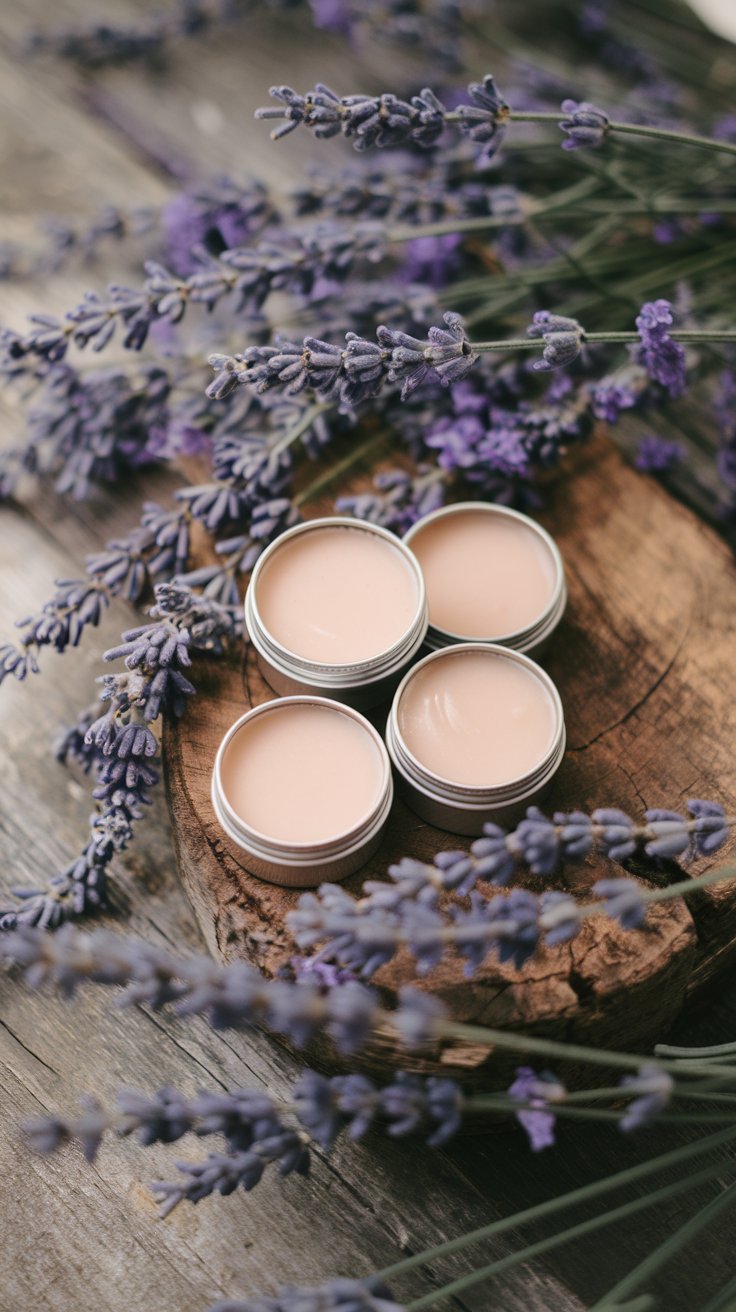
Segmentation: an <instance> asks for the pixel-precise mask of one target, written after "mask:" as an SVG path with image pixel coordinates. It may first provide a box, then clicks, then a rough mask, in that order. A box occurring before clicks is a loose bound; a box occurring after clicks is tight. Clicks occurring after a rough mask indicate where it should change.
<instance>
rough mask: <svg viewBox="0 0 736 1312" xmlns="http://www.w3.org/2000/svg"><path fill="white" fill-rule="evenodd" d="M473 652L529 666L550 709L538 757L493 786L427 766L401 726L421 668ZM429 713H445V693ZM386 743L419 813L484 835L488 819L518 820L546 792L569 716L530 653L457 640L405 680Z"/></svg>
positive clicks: (457, 830)
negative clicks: (404, 707) (462, 779)
mask: <svg viewBox="0 0 736 1312" xmlns="http://www.w3.org/2000/svg"><path fill="white" fill-rule="evenodd" d="M469 652H482V653H485V654H487V655H493V656H495V657H496V658H497V659H498V660H502V661H505V662H512V663H513V664H514V665H516V666H517V667H521V668H522V669H523V670H524V671H527V672H528V673H529V674H530V675H532V676H533V677H534V678H535V679H537V680H538V681H539V684H540V685H541V690H542V691H543V693H544V702H545V714H547V713H548V715H549V722H550V727H549V732H548V734H547V738H548V741H545V743H544V746H543V747H542V748H541V749H540V751H539V753H538V759H537V760H535V761H534V763H533V764H532V765H531V766H529V767H528V768H527V769H525V770H524V771H523V772H522V773H521V774H517V775H516V777H514V778H509V779H504V780H502V781H499V782H495V783H491V784H488V785H485V784H483V785H480V784H473V783H467V782H460V781H458V780H453V779H450V778H446V777H444V776H443V775H442V774H441V773H440V772H439V771H438V770H436V769H432V768H428V767H427V765H425V764H422V762H421V761H420V760H419V759H418V757H417V755H416V754H415V752H412V750H410V748H409V746H408V745H407V742H406V739H405V736H404V733H403V732H402V727H401V720H402V699H404V698H407V690H408V689H410V687H411V683H412V680H416V679H417V678H421V677H422V671H424V670H426V669H427V667H428V666H430V665H431V664H433V663H434V664H436V665H437V666H438V670H439V667H440V666H441V665H442V664H443V663H444V664H445V667H446V663H447V662H451V661H462V660H463V657H464V654H465V653H469ZM445 672H446V668H445ZM417 686H419V685H417ZM441 687H442V682H441V680H440V683H439V688H440V689H441ZM426 713H427V714H428V715H430V716H432V715H436V716H438V717H440V716H442V715H443V714H444V712H443V706H442V697H441V693H437V694H436V695H435V696H434V697H432V698H430V699H429V702H428V706H427V711H426ZM457 745H458V740H457V739H455V740H454V746H455V750H457ZM386 746H387V747H388V752H389V756H390V757H391V760H392V761H393V764H394V767H395V769H396V771H397V774H398V776H399V782H400V784H401V786H402V792H403V795H404V797H405V800H406V802H407V804H408V805H409V806H410V807H411V809H412V810H413V811H415V812H416V814H417V815H419V816H421V818H422V819H423V820H426V821H427V822H428V823H429V824H432V825H437V826H438V827H439V828H441V829H448V830H450V832H451V833H456V834H473V835H479V834H480V833H482V830H483V825H484V824H486V823H490V822H492V823H497V824H502V825H508V824H513V823H515V821H516V820H517V819H518V818H519V817H520V815H521V814H522V813H523V811H524V810H525V808H526V807H527V806H531V805H533V804H534V803H536V802H538V801H540V800H541V798H542V797H543V795H544V793H545V790H546V789H547V787H548V785H549V784H550V782H551V780H552V778H553V776H554V774H555V772H556V771H557V769H558V767H559V765H560V763H561V761H562V758H563V755H564V752H565V721H564V716H563V710H562V703H561V701H560V695H559V693H558V691H557V688H556V687H555V685H554V683H553V682H552V680H551V679H550V677H549V675H548V674H547V673H546V672H545V671H544V670H542V669H541V668H540V667H539V666H538V665H537V664H535V662H534V661H532V660H530V659H529V657H528V656H524V655H522V653H520V652H516V651H512V650H511V649H510V648H508V647H502V646H500V645H498V644H492V643H479V642H475V643H471V642H468V643H458V644H456V645H454V646H452V647H448V648H443V649H442V650H439V651H435V652H432V653H431V654H430V655H429V656H425V657H424V659H423V660H421V661H418V662H417V664H416V665H414V666H413V668H412V669H411V670H410V671H409V673H408V674H407V675H405V677H404V678H403V679H402V681H401V683H400V684H399V687H398V688H397V690H396V694H395V696H394V700H393V704H392V706H391V711H390V714H389V718H388V724H387V726H386ZM460 747H461V748H462V741H460ZM471 747H472V741H471V739H469V740H468V749H470V748H471Z"/></svg>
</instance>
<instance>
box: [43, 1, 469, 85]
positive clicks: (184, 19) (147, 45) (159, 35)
mask: <svg viewBox="0 0 736 1312" xmlns="http://www.w3.org/2000/svg"><path fill="white" fill-rule="evenodd" d="M298 7H303V8H305V9H306V11H307V13H308V14H309V15H310V17H311V20H312V22H313V24H314V26H315V27H316V28H318V29H320V30H323V31H327V32H332V33H334V34H336V35H337V36H341V37H346V38H347V39H348V40H349V41H350V42H351V43H352V44H358V45H362V44H363V43H364V42H365V41H367V40H380V41H384V42H391V43H393V44H396V45H398V46H400V47H407V48H410V49H411V50H412V52H413V53H416V51H417V50H419V51H421V52H422V53H424V54H425V55H426V57H427V58H428V59H432V61H433V62H434V63H436V62H439V63H441V64H442V65H443V66H444V67H445V68H447V69H448V70H449V71H456V70H457V69H458V68H459V67H461V54H460V42H461V38H462V33H463V20H464V19H466V18H468V17H470V16H472V14H473V12H474V11H479V9H480V6H479V4H478V0H463V2H462V3H460V2H459V0H429V3H427V0H424V3H422V4H421V5H419V4H416V3H415V2H414V0H390V3H389V4H388V5H385V4H384V5H383V6H382V7H381V10H380V11H377V10H376V9H375V6H374V5H372V4H370V3H366V0H309V3H308V4H307V5H303V6H299V0H266V4H265V5H263V6H257V5H255V4H254V3H253V0H176V3H175V4H174V5H173V6H172V7H171V9H170V11H169V12H167V13H161V14H153V15H151V16H150V17H148V18H146V19H145V20H144V21H143V22H142V23H141V24H140V25H139V26H135V27H134V26H132V25H131V24H128V25H127V26H125V27H118V26H115V25H113V24H112V23H93V24H91V25H90V26H85V27H82V26H80V27H69V28H66V29H61V30H58V31H56V30H44V31H35V32H33V33H32V35H31V37H30V38H29V40H28V47H29V50H30V52H31V53H32V54H46V55H48V54H51V55H54V56H55V57H56V58H59V59H65V60H68V61H69V62H70V63H73V64H76V65H77V67H79V68H80V69H81V70H82V71H84V72H87V73H95V72H98V71H99V70H101V69H104V68H110V67H119V66H122V65H127V64H134V63H137V64H143V65H144V66H145V65H148V66H150V67H152V68H153V69H154V70H160V68H161V66H162V65H163V64H165V62H166V61H167V59H168V57H169V56H170V54H171V51H172V49H173V48H174V47H175V46H176V45H177V44H178V43H179V42H180V41H191V40H195V39H200V38H202V37H204V36H206V35H207V34H209V33H210V32H211V31H212V30H213V29H214V30H216V29H217V28H218V27H220V26H228V27H231V26H233V25H235V24H239V23H242V22H244V21H245V20H246V19H248V20H249V21H250V22H252V20H253V16H254V13H255V11H256V10H257V9H259V8H265V9H266V10H267V11H272V12H273V13H275V14H280V13H289V14H291V13H292V12H293V11H294V10H295V9H296V8H298Z"/></svg>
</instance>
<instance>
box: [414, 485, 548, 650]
mask: <svg viewBox="0 0 736 1312" xmlns="http://www.w3.org/2000/svg"><path fill="white" fill-rule="evenodd" d="M468 510H472V511H483V512H484V513H486V514H488V515H495V516H497V517H498V516H503V517H504V518H506V519H515V520H519V521H520V522H521V523H522V524H524V525H525V526H526V527H527V528H530V529H532V530H533V531H534V532H535V533H536V534H537V536H538V537H540V538H541V539H542V541H543V542H544V544H545V546H546V547H547V549H548V551H549V553H550V555H551V557H552V561H553V564H554V567H555V585H554V589H553V592H552V597H551V598H550V602H549V605H548V606H546V607H545V609H544V610H543V611H542V612H541V614H539V615H538V616H536V618H535V619H534V620H533V621H532V623H531V624H528V625H526V627H525V628H523V629H517V630H516V631H515V632H514V633H487V634H485V635H484V636H483V638H477V637H471V636H470V635H468V634H460V633H449V632H448V631H447V630H446V629H440V628H438V627H437V626H436V625H434V624H432V623H430V624H429V626H428V628H427V637H426V639H425V646H426V647H428V648H429V649H430V651H439V650H440V649H441V648H442V647H450V646H453V645H454V644H455V643H459V642H491V643H497V644H499V645H500V646H502V647H511V648H512V649H513V650H514V651H520V652H525V653H527V654H528V655H530V654H531V653H532V652H534V653H535V654H536V655H537V656H538V655H539V654H540V653H541V651H542V650H543V648H544V647H545V646H546V643H547V641H548V639H549V638H550V636H551V634H552V633H553V632H554V630H555V629H556V628H557V625H558V624H559V622H560V620H561V619H562V616H563V614H564V612H565V606H566V605H567V587H566V585H565V567H564V565H563V563H562V556H561V555H560V551H559V547H558V546H557V543H556V542H555V541H554V538H552V537H551V536H550V534H549V533H548V532H547V531H546V529H543V528H542V526H541V524H537V522H536V520H533V519H530V518H529V516H528V515H522V514H521V513H520V511H518V510H510V509H509V508H508V506H497V505H494V504H492V503H490V502H487V501H458V502H456V503H455V504H454V505H451V506H442V507H441V509H439V510H433V511H432V512H431V513H430V514H429V515H425V516H424V518H423V519H419V520H417V522H416V523H415V524H413V525H412V527H411V528H410V529H409V531H408V532H407V533H405V534H404V539H403V540H404V542H405V543H406V545H407V546H408V547H411V544H412V541H413V539H414V538H416V537H417V535H418V534H419V533H420V532H421V531H422V530H423V529H425V528H426V527H427V526H428V525H429V524H432V523H433V522H434V521H435V520H437V519H445V518H447V517H448V516H451V515H458V514H462V513H463V512H464V511H468ZM494 563H497V562H494ZM420 568H421V567H420ZM481 568H482V566H481V565H480V563H479V570H480V569H481Z"/></svg>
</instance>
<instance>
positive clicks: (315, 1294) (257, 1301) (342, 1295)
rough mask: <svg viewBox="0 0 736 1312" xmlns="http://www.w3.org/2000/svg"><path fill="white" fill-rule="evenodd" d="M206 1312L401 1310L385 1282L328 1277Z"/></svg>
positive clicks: (225, 1304)
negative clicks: (307, 1285)
mask: <svg viewBox="0 0 736 1312" xmlns="http://www.w3.org/2000/svg"><path fill="white" fill-rule="evenodd" d="M209 1312H404V1308H403V1307H401V1306H399V1304H398V1303H396V1302H395V1301H394V1299H393V1298H392V1295H391V1291H390V1290H389V1289H388V1288H387V1287H386V1285H384V1284H381V1283H379V1282H378V1281H376V1280H366V1281H363V1280H348V1279H343V1278H339V1279H336V1280H329V1281H327V1283H326V1284H324V1285H320V1286H319V1288H317V1289H314V1288H308V1289H307V1288H303V1287H300V1288H298V1289H296V1288H293V1287H291V1286H289V1287H288V1288H282V1289H279V1291H278V1294H277V1295H276V1297H275V1298H268V1297H264V1296H263V1295H260V1294H259V1295H257V1296H256V1297H255V1298H248V1299H246V1300H244V1301H237V1302H231V1301H226V1302H224V1303H222V1302H221V1303H217V1304H215V1306H214V1307H211V1308H210V1309H209Z"/></svg>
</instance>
